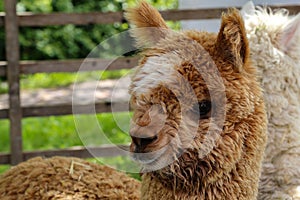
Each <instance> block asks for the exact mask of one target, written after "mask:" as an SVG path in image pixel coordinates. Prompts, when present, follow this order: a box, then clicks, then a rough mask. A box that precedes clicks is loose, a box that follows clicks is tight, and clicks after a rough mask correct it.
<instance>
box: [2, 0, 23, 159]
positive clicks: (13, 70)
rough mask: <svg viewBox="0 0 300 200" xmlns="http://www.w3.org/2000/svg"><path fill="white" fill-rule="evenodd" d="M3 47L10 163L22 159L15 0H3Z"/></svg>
mask: <svg viewBox="0 0 300 200" xmlns="http://www.w3.org/2000/svg"><path fill="white" fill-rule="evenodd" d="M4 3H5V21H4V22H5V42H6V44H5V49H6V60H7V69H6V70H7V79H8V86H9V120H10V149H11V154H10V163H11V164H12V165H16V164H18V163H19V162H21V161H23V153H22V124H21V121H22V109H21V105H20V76H19V75H20V69H19V59H20V52H19V27H18V17H17V11H16V4H17V0H5V2H4Z"/></svg>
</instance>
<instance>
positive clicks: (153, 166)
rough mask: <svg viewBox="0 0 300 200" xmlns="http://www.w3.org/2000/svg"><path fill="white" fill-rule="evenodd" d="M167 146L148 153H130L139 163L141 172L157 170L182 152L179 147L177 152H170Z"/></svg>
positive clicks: (167, 164)
mask: <svg viewBox="0 0 300 200" xmlns="http://www.w3.org/2000/svg"><path fill="white" fill-rule="evenodd" d="M167 150H168V148H167V147H164V148H162V149H159V150H157V151H154V152H149V153H132V158H133V159H134V160H135V161H136V162H138V163H139V164H141V167H142V169H141V172H142V173H146V172H150V171H157V170H160V169H162V168H165V167H167V166H169V165H170V164H172V163H174V161H176V160H177V159H178V158H179V157H180V156H181V155H182V153H183V152H184V150H182V149H179V150H178V151H177V153H170V152H169V151H167Z"/></svg>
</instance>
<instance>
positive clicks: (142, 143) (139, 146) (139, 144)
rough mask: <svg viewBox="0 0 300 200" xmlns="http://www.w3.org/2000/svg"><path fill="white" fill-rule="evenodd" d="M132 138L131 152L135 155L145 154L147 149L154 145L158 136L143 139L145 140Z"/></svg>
mask: <svg viewBox="0 0 300 200" xmlns="http://www.w3.org/2000/svg"><path fill="white" fill-rule="evenodd" d="M131 138H132V143H131V147H132V149H131V150H132V152H135V153H145V149H146V147H147V146H148V145H150V144H153V143H154V142H155V141H156V140H157V139H158V137H157V135H155V136H152V137H143V138H139V137H134V136H131Z"/></svg>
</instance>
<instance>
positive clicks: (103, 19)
mask: <svg viewBox="0 0 300 200" xmlns="http://www.w3.org/2000/svg"><path fill="white" fill-rule="evenodd" d="M271 8H272V9H276V8H285V9H287V10H289V12H290V14H295V13H298V12H299V11H300V5H282V6H271ZM226 10H227V8H211V9H185V10H166V11H161V14H162V16H163V17H164V19H166V20H171V21H177V20H192V19H217V18H220V16H221V14H222V12H224V11H226ZM4 18H5V13H1V14H0V26H3V25H4ZM18 22H19V26H22V27H43V26H51V25H66V24H74V25H90V24H111V23H117V22H119V23H123V22H126V20H125V19H124V17H123V12H107V13H99V12H91V13H51V14H34V13H29V12H27V13H18Z"/></svg>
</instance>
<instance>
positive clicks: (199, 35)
mask: <svg viewBox="0 0 300 200" xmlns="http://www.w3.org/2000/svg"><path fill="white" fill-rule="evenodd" d="M140 13H142V14H140ZM126 16H130V17H129V18H128V21H129V22H130V23H132V24H133V25H135V26H136V27H138V28H139V27H146V26H147V25H148V26H149V27H153V26H155V27H157V28H161V24H164V23H162V21H163V19H162V18H161V17H160V16H159V15H158V14H157V12H156V11H154V9H153V8H152V7H151V6H150V5H148V4H146V3H145V2H141V3H140V5H139V6H138V7H137V8H136V9H131V10H129V11H128V13H127V15H126ZM145 16H146V18H147V17H150V18H147V19H145ZM152 16H154V18H152ZM154 20H155V21H156V20H157V22H153V21H154ZM141 21H142V22H143V23H140V22H141ZM136 22H138V23H136ZM163 28H165V27H163ZM135 31H137V33H138V34H136V33H135ZM143 31H145V32H143ZM132 32H133V36H134V37H136V40H137V41H143V40H146V41H148V44H152V46H147V45H146V47H147V50H145V51H144V52H143V58H142V59H141V62H140V65H139V67H138V68H137V70H136V73H135V74H134V75H133V77H132V84H131V88H130V93H131V95H132V106H133V108H134V116H133V121H134V122H135V125H134V126H133V127H132V129H131V132H130V134H131V135H132V136H134V137H138V136H140V137H141V138H143V137H153V135H156V136H157V139H156V140H154V141H153V142H151V143H149V144H147V145H145V146H143V147H142V148H139V149H138V148H137V145H138V144H139V142H138V141H139V140H138V139H136V138H135V139H134V140H133V142H132V144H131V151H133V152H135V151H137V149H138V151H139V152H140V153H147V156H146V157H145V156H144V155H141V156H139V155H136V156H135V158H136V160H138V161H140V162H141V163H143V162H144V169H146V171H147V170H148V171H147V172H146V173H144V174H143V181H142V199H164V200H165V199H172V200H173V199H205V200H213V199H224V200H228V199H232V200H234V199H236V200H254V199H256V196H257V190H258V180H259V176H260V167H261V161H262V157H263V151H264V148H265V143H266V114H265V109H264V104H263V97H262V92H261V88H260V86H259V84H258V82H257V78H256V70H255V68H254V67H253V66H252V65H251V62H250V60H249V47H248V42H247V38H246V34H245V29H244V24H243V20H242V18H241V16H240V15H239V13H238V11H237V10H235V9H232V10H230V11H229V12H228V13H227V14H224V15H223V16H222V25H221V28H220V32H219V33H218V34H217V35H216V34H213V33H207V32H196V31H186V32H179V33H171V32H170V31H168V32H165V34H164V35H161V34H158V35H156V36H153V35H149V34H148V33H149V32H148V31H147V30H146V29H142V30H137V29H136V30H135V29H133V30H132ZM158 33H159V31H158ZM153 38H154V39H153ZM138 46H141V42H140V43H138ZM174 56H176V57H177V59H176V63H174V71H172V70H171V71H170V74H169V75H168V76H167V78H168V79H167V80H168V81H167V82H164V78H165V77H166V76H164V74H162V77H161V78H160V80H153V83H151V87H149V90H146V91H147V92H145V93H140V92H139V93H137V92H136V88H139V87H140V84H141V82H142V80H143V79H147V77H149V76H152V73H156V70H157V69H159V68H160V67H163V64H161V65H156V64H154V65H153V72H151V71H149V70H143V67H144V66H145V65H146V64H147V67H149V62H148V60H149V59H150V58H151V59H153V60H155V59H157V60H160V59H159V58H160V57H164V59H166V58H169V59H170V61H171V60H174V59H173V58H174ZM153 63H155V62H153ZM168 63H171V62H168ZM170 77H172V78H173V79H170ZM187 83H188V84H187ZM223 94H225V95H223ZM193 95H194V96H196V102H195V99H194V96H193ZM203 100H208V101H211V102H212V103H213V105H214V108H213V109H212V110H211V114H210V117H209V118H204V119H200V120H199V122H198V123H197V124H195V123H192V122H191V121H193V120H190V121H189V120H182V119H183V115H184V113H188V114H186V115H187V116H186V119H189V118H190V119H192V117H195V116H193V114H191V113H190V112H191V110H192V107H193V105H195V103H197V102H201V101H203ZM225 102H226V103H225ZM224 103H225V104H224ZM153 105H157V106H158V107H160V108H161V109H152V108H153ZM196 105H197V104H196ZM149 110H150V111H149ZM151 112H152V116H155V119H152V120H155V121H159V119H161V121H164V124H163V125H161V124H160V125H159V126H162V127H160V128H159V129H155V128H153V127H152V126H150V127H152V128H150V129H147V127H148V126H147V123H149V124H152V123H151V117H149V116H151V114H149V113H151ZM224 114H225V115H224ZM222 117H224V118H225V121H224V124H222V126H221V128H220V125H219V124H220V123H221V121H222V120H221V119H222ZM152 125H153V124H152ZM139 127H142V128H139ZM148 128H149V127H148ZM195 128H196V129H195ZM141 130H142V131H141ZM190 130H196V134H194V133H193V132H191V131H190ZM220 131H221V132H220ZM219 134H220V135H219ZM135 140H136V141H135ZM182 149H187V151H185V152H184V153H183V154H182V155H181V156H179V157H178V156H177V155H178V153H179V152H180V150H182ZM161 151H163V153H162V154H161V153H160V154H159V156H157V155H158V153H157V152H161ZM171 158H173V159H175V160H174V161H173V162H171V163H170V164H169V165H168V166H165V167H163V168H160V169H158V170H155V171H149V169H151V167H153V168H156V167H160V166H162V165H163V164H164V162H166V161H168V160H170V159H171ZM147 159H148V160H151V159H153V160H154V162H153V163H152V162H151V163H150V164H147V162H146V161H147ZM171 160H172V159H171Z"/></svg>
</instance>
